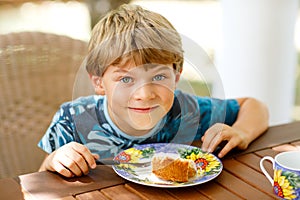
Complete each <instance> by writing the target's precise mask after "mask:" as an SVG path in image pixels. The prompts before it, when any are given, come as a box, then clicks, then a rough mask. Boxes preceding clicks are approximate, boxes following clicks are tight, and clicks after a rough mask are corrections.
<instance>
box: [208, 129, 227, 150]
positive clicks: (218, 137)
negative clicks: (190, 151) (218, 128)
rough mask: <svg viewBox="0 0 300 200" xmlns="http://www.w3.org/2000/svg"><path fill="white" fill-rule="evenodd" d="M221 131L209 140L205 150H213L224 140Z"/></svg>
mask: <svg viewBox="0 0 300 200" xmlns="http://www.w3.org/2000/svg"><path fill="white" fill-rule="evenodd" d="M222 135H223V134H222V133H217V134H216V135H215V137H214V138H213V139H212V141H211V142H210V144H209V146H208V147H207V152H213V151H214V150H215V149H216V148H217V147H218V145H219V144H220V143H221V142H222V141H223V140H224V138H223V136H222Z"/></svg>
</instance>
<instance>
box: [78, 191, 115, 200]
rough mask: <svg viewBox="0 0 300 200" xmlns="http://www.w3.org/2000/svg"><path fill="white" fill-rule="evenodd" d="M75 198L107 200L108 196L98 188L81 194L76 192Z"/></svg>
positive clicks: (80, 199) (79, 199) (81, 199)
mask: <svg viewBox="0 0 300 200" xmlns="http://www.w3.org/2000/svg"><path fill="white" fill-rule="evenodd" d="M76 199H77V200H92V199H97V200H109V198H107V197H106V196H105V195H104V194H102V193H101V192H100V191H99V190H95V191H91V192H86V193H83V194H78V195H76Z"/></svg>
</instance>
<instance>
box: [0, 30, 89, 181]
mask: <svg viewBox="0 0 300 200" xmlns="http://www.w3.org/2000/svg"><path fill="white" fill-rule="evenodd" d="M86 48H87V43H86V42H83V41H80V40H75V39H71V38H69V37H66V36H59V35H54V34H46V33H39V32H22V33H11V34H6V35H0V178H4V177H12V176H16V175H19V174H23V173H29V172H34V171H37V170H38V168H39V166H40V164H41V162H42V160H43V159H44V157H45V155H46V154H45V153H44V152H43V151H42V150H40V149H39V148H38V147H37V143H38V141H39V140H40V139H41V137H42V135H43V134H44V133H45V130H46V129H47V127H48V126H49V124H50V122H51V120H52V117H53V115H54V113H55V112H56V111H57V110H58V108H59V105H60V104H61V103H63V102H65V101H70V100H72V94H73V87H74V83H75V79H76V75H77V72H78V70H79V68H80V66H81V64H82V62H83V59H84V56H85V55H86V52H87V51H86Z"/></svg>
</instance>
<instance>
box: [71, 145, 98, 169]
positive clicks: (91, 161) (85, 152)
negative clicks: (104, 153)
mask: <svg viewBox="0 0 300 200" xmlns="http://www.w3.org/2000/svg"><path fill="white" fill-rule="evenodd" d="M72 148H73V149H74V150H75V151H76V152H78V153H79V154H80V155H81V156H82V157H83V158H84V162H85V163H87V165H86V166H85V165H84V164H83V163H82V161H81V160H79V161H80V165H79V166H81V164H82V167H84V168H83V170H84V173H85V174H86V173H87V172H88V166H90V167H91V168H95V167H96V161H95V158H94V156H93V154H92V153H91V152H90V150H89V149H88V148H87V147H86V146H84V145H81V144H80V145H79V144H78V145H74V146H72Z"/></svg>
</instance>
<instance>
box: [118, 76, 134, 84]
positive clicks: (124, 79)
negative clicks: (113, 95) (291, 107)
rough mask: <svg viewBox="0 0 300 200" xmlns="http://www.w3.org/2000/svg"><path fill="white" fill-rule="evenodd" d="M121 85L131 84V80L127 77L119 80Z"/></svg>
mask: <svg viewBox="0 0 300 200" xmlns="http://www.w3.org/2000/svg"><path fill="white" fill-rule="evenodd" d="M120 81H121V82H122V83H130V82H132V78H130V77H128V76H125V77H123V78H121V80H120Z"/></svg>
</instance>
